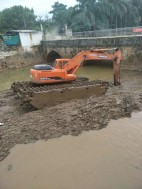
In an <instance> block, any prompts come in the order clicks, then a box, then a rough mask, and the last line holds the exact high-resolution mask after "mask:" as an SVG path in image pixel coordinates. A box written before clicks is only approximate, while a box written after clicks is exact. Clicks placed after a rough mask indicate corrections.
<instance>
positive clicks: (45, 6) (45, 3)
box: [0, 0, 76, 16]
mask: <svg viewBox="0 0 142 189" xmlns="http://www.w3.org/2000/svg"><path fill="white" fill-rule="evenodd" d="M57 1H58V2H59V3H62V4H64V5H67V7H71V6H74V5H75V4H76V0H0V10H3V9H5V8H9V7H12V6H14V5H22V6H23V7H25V6H26V7H28V8H30V9H31V8H33V9H34V12H35V14H36V15H37V16H45V15H47V14H48V12H49V11H51V10H52V7H51V6H52V5H53V4H54V3H55V2H57Z"/></svg>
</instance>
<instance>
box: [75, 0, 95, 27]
mask: <svg viewBox="0 0 142 189" xmlns="http://www.w3.org/2000/svg"><path fill="white" fill-rule="evenodd" d="M77 2H78V8H79V10H80V13H81V12H84V15H85V16H86V18H87V19H88V21H89V22H90V24H91V29H92V30H94V29H95V9H94V7H95V3H96V0H87V1H86V0H77Z"/></svg>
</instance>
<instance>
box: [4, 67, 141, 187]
mask: <svg viewBox="0 0 142 189" xmlns="http://www.w3.org/2000/svg"><path fill="white" fill-rule="evenodd" d="M29 69H30V67H26V68H22V69H17V70H12V71H6V72H4V73H0V90H4V89H7V88H10V85H11V83H12V82H13V81H17V80H19V81H21V80H22V81H23V80H29ZM77 75H83V76H86V77H89V78H90V79H103V80H110V81H112V78H113V77H112V75H113V72H112V68H111V67H105V68H102V67H93V66H87V67H86V66H85V67H81V68H80V70H79V71H78V73H77ZM121 80H122V90H123V91H127V92H131V91H133V92H136V93H137V92H142V85H141V82H142V74H141V72H123V74H122V75H121ZM116 92H117V91H116ZM141 148H142V112H135V113H133V114H132V117H131V118H123V119H119V120H111V121H110V123H109V125H108V126H107V127H106V128H104V129H101V130H97V131H87V132H83V133H82V134H81V135H79V136H77V137H74V136H63V137H60V138H57V139H50V140H48V141H43V140H40V141H37V142H35V143H30V144H18V145H16V146H15V147H14V148H12V149H11V153H10V154H9V156H7V158H5V159H4V160H3V161H1V162H0V189H19V188H20V189H39V188H42V189H67V188H68V189H94V188H95V189H142V150H141Z"/></svg>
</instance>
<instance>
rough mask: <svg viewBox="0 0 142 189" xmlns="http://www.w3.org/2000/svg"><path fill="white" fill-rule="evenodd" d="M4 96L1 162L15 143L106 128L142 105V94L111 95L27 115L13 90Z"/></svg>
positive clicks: (2, 97) (3, 94) (0, 148)
mask: <svg viewBox="0 0 142 189" xmlns="http://www.w3.org/2000/svg"><path fill="white" fill-rule="evenodd" d="M0 95H1V100H2V103H1V106H0V110H1V111H0V112H1V115H0V116H1V117H0V122H1V123H4V125H3V126H0V160H2V159H4V158H5V157H6V156H7V155H8V153H9V152H10V149H11V148H12V147H13V146H14V145H15V144H23V143H24V144H26V143H29V142H34V141H36V140H39V139H45V140H48V139H51V138H56V137H60V136H62V135H74V136H77V135H79V134H80V133H81V132H82V131H88V130H95V129H96V130H98V129H101V128H103V127H106V126H107V124H108V122H109V121H110V120H111V119H119V118H121V117H130V116H131V113H132V111H134V110H138V109H139V108H140V105H141V103H142V95H141V96H139V99H135V96H132V95H130V94H121V95H114V94H111V95H110V94H109V95H102V96H100V97H94V96H93V97H90V98H88V99H82V100H72V101H70V102H66V103H63V104H60V105H56V106H52V107H47V108H44V109H42V110H37V111H32V112H28V113H23V112H22V111H21V110H20V108H19V107H20V105H18V104H17V101H15V100H14V98H15V96H13V94H12V92H11V91H9V92H5V93H4V92H3V93H0Z"/></svg>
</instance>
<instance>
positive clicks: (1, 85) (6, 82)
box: [0, 66, 31, 91]
mask: <svg viewBox="0 0 142 189" xmlns="http://www.w3.org/2000/svg"><path fill="white" fill-rule="evenodd" d="M30 68H31V66H28V67H23V68H19V69H12V70H6V71H4V72H1V73H0V91H2V90H5V89H9V88H10V86H11V84H12V83H13V82H14V81H27V80H29V79H30V75H29V70H30Z"/></svg>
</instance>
